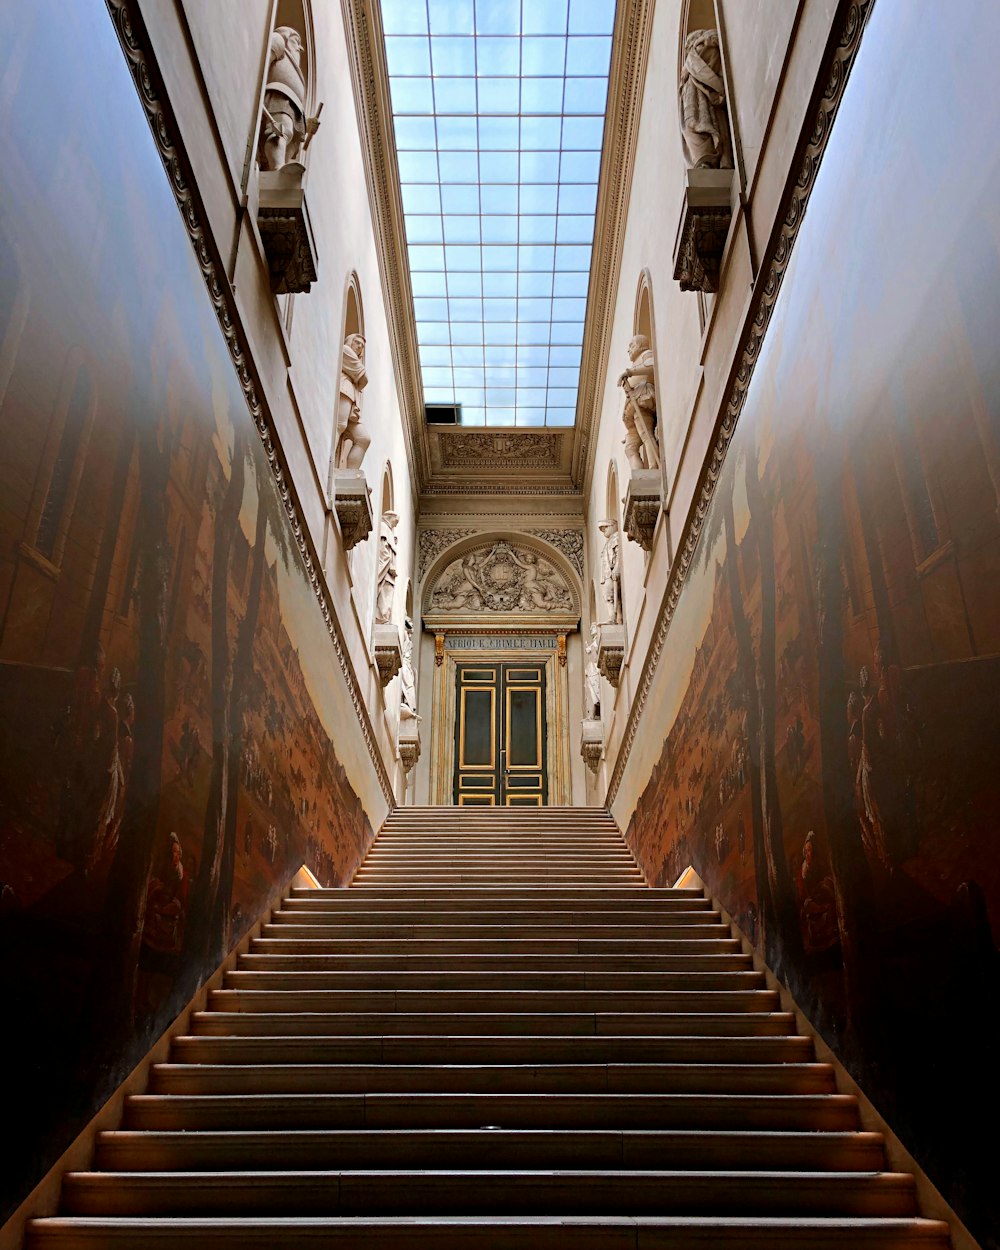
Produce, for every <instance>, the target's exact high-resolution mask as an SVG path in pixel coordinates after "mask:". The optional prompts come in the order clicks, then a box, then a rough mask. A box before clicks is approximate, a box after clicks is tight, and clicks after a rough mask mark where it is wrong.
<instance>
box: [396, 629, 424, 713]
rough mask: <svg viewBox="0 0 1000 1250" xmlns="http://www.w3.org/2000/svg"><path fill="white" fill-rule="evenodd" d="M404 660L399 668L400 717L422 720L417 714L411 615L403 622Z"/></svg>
mask: <svg viewBox="0 0 1000 1250" xmlns="http://www.w3.org/2000/svg"><path fill="white" fill-rule="evenodd" d="M402 652H403V662H402V666H401V668H400V670H399V680H400V698H399V719H400V722H402V721H407V720H414V721H418V720H420V717H419V716H418V715H417V679H416V675H415V674H414V672H413V622H412V621H411V620H410V618H409V617H407V618H406V620H405V621H404V622H403V642H402Z"/></svg>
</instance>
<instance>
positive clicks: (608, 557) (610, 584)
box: [597, 517, 622, 625]
mask: <svg viewBox="0 0 1000 1250" xmlns="http://www.w3.org/2000/svg"><path fill="white" fill-rule="evenodd" d="M597 528H598V529H599V530H600V531H601V533H602V534H603V535H604V546H603V547H602V548H601V587H602V589H603V590H604V598H605V600H606V601H607V605H608V612H609V613H610V616H609V617H608V620H609V622H610V623H611V624H613V625H620V624H621V623H622V580H621V567H620V563H619V559H620V557H619V551H618V522H617V521H616V520H615V519H614V518H613V517H609V518H608V519H607V520H606V521H602V522H601V523H600V524H599V525H598V527H597Z"/></svg>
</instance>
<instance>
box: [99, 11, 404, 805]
mask: <svg viewBox="0 0 1000 1250" xmlns="http://www.w3.org/2000/svg"><path fill="white" fill-rule="evenodd" d="M105 3H106V4H107V6H108V12H109V14H110V16H111V20H112V22H113V23H114V27H115V31H116V32H117V35H118V39H119V42H120V43H121V47H122V51H123V53H124V54H125V59H126V61H127V63H128V67H129V70H130V72H131V74H132V78H133V81H134V82H135V85H136V89H137V91H138V93H139V99H140V100H141V101H142V105H143V108H144V109H145V112H146V120H147V121H148V123H149V127H150V130H151V131H152V132H153V139H154V141H155V143H156V148H157V151H158V152H159V154H160V159H161V161H162V162H163V167H164V170H165V171H166V174H167V180H168V181H169V183H170V187H171V189H172V191H173V193H174V198H175V199H176V201H177V207H178V209H179V210H180V214H181V217H182V219H183V221H184V225H185V227H186V228H187V232H188V237H189V238H190V240H191V246H192V247H193V248H194V253H195V256H196V258H197V260H198V264H199V266H200V268H201V272H202V276H203V278H204V279H205V285H206V286H207V287H208V294H209V297H210V298H211V301H212V306H213V308H214V309H215V313H216V316H217V317H218V319H219V326H220V329H221V330H222V334H223V337H224V338H225V341H226V346H227V347H228V348H229V354H230V356H231V357H232V361H233V366H234V368H235V369H236V376H237V377H238V378H239V381H240V385H241V386H242V388H243V395H244V398H245V399H246V402H247V407H248V408H249V409H250V415H251V416H252V417H253V421H254V425H255V426H256V428H257V433H258V435H259V436H260V440H261V443H262V444H263V446H264V452H265V454H266V456H267V460H268V464H269V465H270V468H271V473H272V476H273V477H274V483H275V486H276V487H277V490H278V494H279V495H280V497H281V501H282V504H283V505H284V509H285V514H286V515H287V517H288V523H289V526H290V527H291V530H292V533H293V534H294V536H295V541H296V544H297V546H298V548H299V554H300V556H301V557H302V562H303V565H304V566H305V571H306V576H307V577H308V578H309V582H310V584H311V586H312V588H313V593H314V594H315V595H316V599H317V602H318V603H319V607H320V611H321V612H322V613H323V620H324V621H325V623H326V628H327V631H328V633H329V635H330V638H331V639H332V641H333V646H334V651H335V653H336V656H337V662H338V664H339V665H340V670H341V673H342V674H343V677H344V681H345V682H346V683H347V688H348V691H349V692H350V695H351V701H352V703H353V704H354V709H355V713H356V715H357V718H358V725H359V727H360V729H361V733H362V735H363V737H364V740H365V746H366V747H367V749H368V755H369V757H370V758H371V761H372V764H373V766H374V768H375V772H376V775H377V776H378V780H379V785H380V787H381V790H382V793H383V795H384V796H385V799H386V801H387V802H388V803H389V804H390V805H392V804H393V803H394V802H395V796H394V794H393V789H392V781H391V779H390V777H389V773H388V770H387V769H386V766H385V761H384V760H383V759H382V753H381V752H380V751H379V748H378V745H377V743H376V741H375V734H374V731H373V729H372V723H371V717H370V716H369V714H368V708H367V707H366V706H365V701H364V699H363V698H362V695H361V690H360V687H359V685H358V679H357V675H356V674H355V672H354V666H353V665H352V663H351V659H350V656H349V655H348V652H347V647H346V644H345V642H344V638H343V636H342V634H341V632H340V624H339V622H338V620H337V617H336V613H335V610H334V607H333V603H332V600H331V598H330V595H329V592H328V590H327V586H326V583H325V581H324V579H323V578H322V576H321V575H320V573H319V572H318V570H317V562H316V560H315V558H314V555H313V551H312V542H311V540H310V538H309V536H308V532H307V530H306V527H305V525H304V524H303V522H302V518H301V516H300V514H299V506H298V501H297V500H296V498H295V495H294V493H293V491H292V488H291V486H290V485H289V479H288V476H287V473H286V466H285V462H284V456H283V454H282V451H281V448H280V446H279V443H278V437H277V433H276V431H275V429H274V425H273V421H272V418H271V414H270V412H269V411H268V409H267V407H266V405H265V404H264V402H263V399H262V397H261V393H260V390H259V389H258V381H257V377H256V370H255V365H254V361H253V357H252V354H251V352H250V349H249V345H248V343H247V342H246V339H245V336H244V334H243V331H242V327H241V325H240V321H239V311H238V309H237V306H236V301H235V299H234V297H233V291H232V288H231V286H230V285H229V280H228V278H227V277H226V268H225V265H224V264H223V263H222V260H221V258H220V257H219V255H218V253H217V251H216V248H215V243H214V239H213V237H212V233H211V230H210V228H209V227H208V225H207V220H208V219H207V214H206V213H205V208H204V205H203V204H202V202H201V198H200V196H199V195H198V192H197V189H196V183H195V180H194V177H193V174H192V171H191V166H190V162H189V161H188V158H187V154H186V152H185V151H184V147H183V145H182V143H181V140H180V135H179V132H178V129H177V124H176V121H175V119H174V116H173V113H172V112H171V110H170V109H169V107H168V106H167V104H166V103H165V99H166V92H165V91H164V90H163V87H162V84H161V82H160V77H159V72H158V70H157V68H156V58H155V57H154V55H153V53H152V48H151V44H150V41H149V36H148V33H147V31H146V26H145V23H144V22H143V19H142V14H141V12H140V10H139V5H138V2H137V0H105Z"/></svg>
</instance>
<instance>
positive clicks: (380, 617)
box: [375, 512, 399, 625]
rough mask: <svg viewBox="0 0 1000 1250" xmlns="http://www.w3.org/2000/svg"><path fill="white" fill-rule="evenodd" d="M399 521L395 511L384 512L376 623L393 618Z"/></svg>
mask: <svg viewBox="0 0 1000 1250" xmlns="http://www.w3.org/2000/svg"><path fill="white" fill-rule="evenodd" d="M398 523H399V517H398V515H397V514H396V513H395V512H383V513H382V525H381V529H380V532H379V536H378V572H377V574H376V584H377V587H378V589H377V590H376V592H375V623H376V625H388V624H389V623H390V621H391V620H392V602H393V599H394V597H395V594H396V557H397V555H398V553H399V535H398V534H397V533H396V526H397V525H398Z"/></svg>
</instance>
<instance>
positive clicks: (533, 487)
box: [422, 478, 583, 500]
mask: <svg viewBox="0 0 1000 1250" xmlns="http://www.w3.org/2000/svg"><path fill="white" fill-rule="evenodd" d="M422 493H423V495H424V496H425V497H427V498H433V497H434V496H435V495H501V496H504V497H506V496H508V495H532V496H535V495H538V496H543V495H575V496H576V497H577V498H578V499H581V500H582V499H583V495H582V493H581V491H580V490H579V489H578V488H577V487H576V486H552V485H549V484H548V483H546V482H537V483H535V482H520V483H518V482H505V481H503V480H502V479H501V478H497V479H495V480H494V481H480V482H473V481H460V482H440V481H439V482H435V483H434V485H433V486H428V487H426V488H425V489H424V491H423V492H422Z"/></svg>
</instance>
